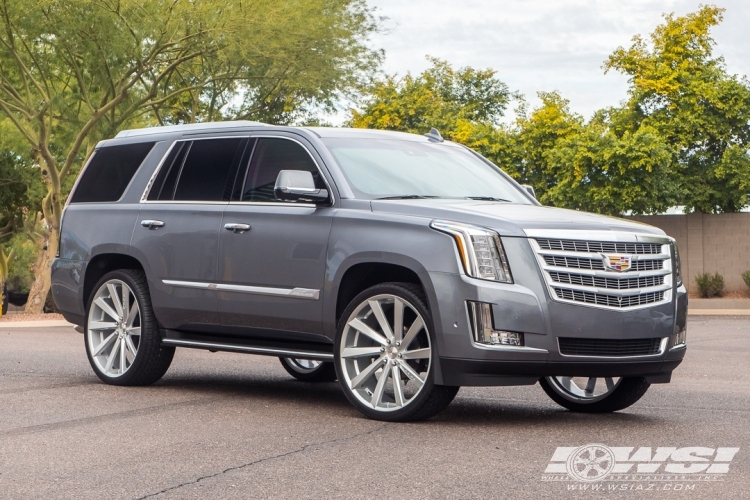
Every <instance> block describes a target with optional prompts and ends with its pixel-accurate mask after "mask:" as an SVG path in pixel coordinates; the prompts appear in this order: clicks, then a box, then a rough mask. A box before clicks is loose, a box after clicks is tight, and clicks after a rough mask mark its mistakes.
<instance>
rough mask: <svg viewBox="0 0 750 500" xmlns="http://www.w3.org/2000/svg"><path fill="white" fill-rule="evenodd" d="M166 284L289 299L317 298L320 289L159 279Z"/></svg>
mask: <svg viewBox="0 0 750 500" xmlns="http://www.w3.org/2000/svg"><path fill="white" fill-rule="evenodd" d="M161 281H162V283H164V284H165V285H167V286H178V287H182V288H197V289H201V290H216V291H218V292H238V293H249V294H253V295H271V296H274V297H289V298H290V299H305V300H318V299H320V290H316V289H313V288H301V287H295V288H272V287H265V286H250V285H232V284H226V283H206V282H202V281H180V280H161Z"/></svg>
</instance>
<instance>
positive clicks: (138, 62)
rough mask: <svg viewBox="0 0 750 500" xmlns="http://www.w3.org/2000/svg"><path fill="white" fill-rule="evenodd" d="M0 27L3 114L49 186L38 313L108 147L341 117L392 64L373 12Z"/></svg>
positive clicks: (12, 20)
mask: <svg viewBox="0 0 750 500" xmlns="http://www.w3.org/2000/svg"><path fill="white" fill-rule="evenodd" d="M0 23H2V29H0V111H1V112H2V113H4V115H5V116H7V117H8V118H9V119H10V120H11V121H12V122H13V124H14V125H15V127H16V128H17V129H18V131H20V132H21V134H22V135H23V138H24V139H25V141H26V142H27V144H28V149H30V150H31V158H32V160H33V161H34V162H35V163H36V164H38V165H39V172H40V173H41V178H42V180H43V182H44V184H45V186H46V193H45V196H44V199H43V201H42V204H41V210H42V212H43V214H44V219H45V221H46V224H47V227H48V228H49V234H48V238H47V242H46V247H47V252H46V254H45V255H46V260H45V261H44V262H42V263H41V264H40V266H39V276H38V279H37V281H36V283H35V285H34V287H33V289H32V291H31V295H30V298H29V304H28V306H27V310H28V311H30V312H38V311H39V310H41V308H42V305H43V303H44V298H45V297H46V294H47V291H48V289H49V285H50V280H49V266H50V264H51V261H52V259H53V258H54V256H55V253H56V252H57V244H58V243H57V241H58V234H59V229H60V216H61V212H62V206H63V203H64V199H65V196H66V194H67V191H68V190H69V189H70V186H71V185H72V183H73V178H74V177H75V174H76V172H77V171H78V169H79V168H80V166H81V164H82V163H83V161H84V160H85V158H87V157H88V156H89V155H90V153H91V151H92V150H93V148H94V147H95V145H96V143H97V142H98V141H99V140H100V139H103V138H108V137H111V136H113V135H114V134H115V133H116V132H117V131H118V130H120V129H122V128H125V127H128V126H132V125H133V124H137V125H141V124H147V123H158V122H160V123H174V122H183V121H201V120H215V119H222V118H226V117H232V116H233V114H232V113H234V115H238V116H241V117H243V118H264V119H273V120H279V121H285V120H290V119H294V118H295V117H296V116H297V115H298V114H299V113H300V111H299V110H302V113H304V110H305V109H308V108H316V107H324V108H325V107H332V106H333V104H334V102H335V100H336V98H337V96H339V95H340V94H341V93H344V92H348V91H351V89H352V87H353V86H355V85H357V84H359V83H360V82H361V81H364V78H365V77H366V76H367V75H368V74H369V72H371V71H372V70H373V68H374V67H375V66H376V65H377V63H378V61H379V58H380V54H379V53H378V52H374V51H372V50H371V49H369V48H368V47H367V45H366V43H367V39H368V36H369V35H370V33H372V32H373V31H374V30H376V29H377V27H378V23H379V19H376V18H374V17H373V16H372V14H371V11H370V10H369V9H368V7H367V6H366V4H365V3H364V0H300V1H296V2H277V1H272V0H251V1H245V2H226V1H219V0H201V1H199V2H198V1H188V0H172V1H165V0H100V1H97V2H91V1H88V0H3V1H2V2H0ZM234 102H240V103H241V104H239V106H237V107H236V109H232V108H231V107H230V106H229V104H230V103H234ZM227 115H228V116H227Z"/></svg>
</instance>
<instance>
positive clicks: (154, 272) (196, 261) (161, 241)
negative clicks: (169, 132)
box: [132, 137, 248, 330]
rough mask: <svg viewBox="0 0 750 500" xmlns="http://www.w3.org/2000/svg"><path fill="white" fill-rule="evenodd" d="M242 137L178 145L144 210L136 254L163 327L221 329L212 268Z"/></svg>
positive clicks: (135, 240)
mask: <svg viewBox="0 0 750 500" xmlns="http://www.w3.org/2000/svg"><path fill="white" fill-rule="evenodd" d="M247 142H248V141H247V138H242V137H228V138H209V139H196V140H187V141H177V142H176V143H175V144H174V146H173V147H172V149H171V151H170V153H169V154H168V155H167V157H166V159H165V161H164V162H163V164H162V165H161V167H160V169H159V170H158V172H157V173H156V176H155V178H154V180H153V182H152V185H151V188H150V190H149V193H148V195H147V200H146V201H145V202H144V203H143V204H142V208H141V211H140V214H139V218H138V223H137V224H136V229H135V232H134V235H133V244H132V246H133V252H134V253H135V254H136V257H139V258H140V259H141V262H143V263H144V267H146V274H147V276H148V280H149V290H150V292H151V299H152V302H153V307H154V311H155V312H156V317H157V318H158V320H159V322H160V324H161V326H162V327H164V328H170V329H186V330H205V329H206V328H207V327H210V326H216V325H218V324H219V320H218V316H217V312H216V301H217V292H216V285H215V284H216V264H217V254H218V247H219V229H220V227H221V218H222V212H223V211H224V208H225V207H226V206H227V203H228V201H229V199H230V197H231V191H232V186H233V185H234V180H235V176H236V172H237V169H238V167H239V164H240V159H241V156H242V154H243V151H244V148H245V146H246V145H247Z"/></svg>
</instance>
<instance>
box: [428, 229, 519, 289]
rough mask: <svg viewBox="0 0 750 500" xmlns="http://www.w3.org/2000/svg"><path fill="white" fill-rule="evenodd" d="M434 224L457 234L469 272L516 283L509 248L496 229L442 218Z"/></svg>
mask: <svg viewBox="0 0 750 500" xmlns="http://www.w3.org/2000/svg"><path fill="white" fill-rule="evenodd" d="M430 227H431V228H432V229H435V230H436V231H440V232H442V233H446V234H449V235H451V236H453V239H454V240H455V242H456V246H457V247H458V254H459V256H460V257H461V262H463V265H464V271H465V272H466V274H467V275H468V276H471V277H472V278H478V279H482V280H489V281H498V282H500V283H513V277H512V276H511V274H510V267H509V266H508V259H507V258H506V256H505V250H504V249H503V244H502V242H501V241H500V236H499V235H498V234H497V233H496V232H494V231H490V230H488V229H484V228H481V227H477V226H470V225H468V224H460V223H458V222H447V221H439V220H436V221H432V223H431V224H430Z"/></svg>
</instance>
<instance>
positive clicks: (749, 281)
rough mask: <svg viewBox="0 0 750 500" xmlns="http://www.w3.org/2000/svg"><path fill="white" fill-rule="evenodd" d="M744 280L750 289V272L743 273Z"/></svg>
mask: <svg viewBox="0 0 750 500" xmlns="http://www.w3.org/2000/svg"><path fill="white" fill-rule="evenodd" d="M742 279H743V281H744V282H745V284H746V285H747V287H748V288H750V270H748V271H745V272H744V273H742Z"/></svg>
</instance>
